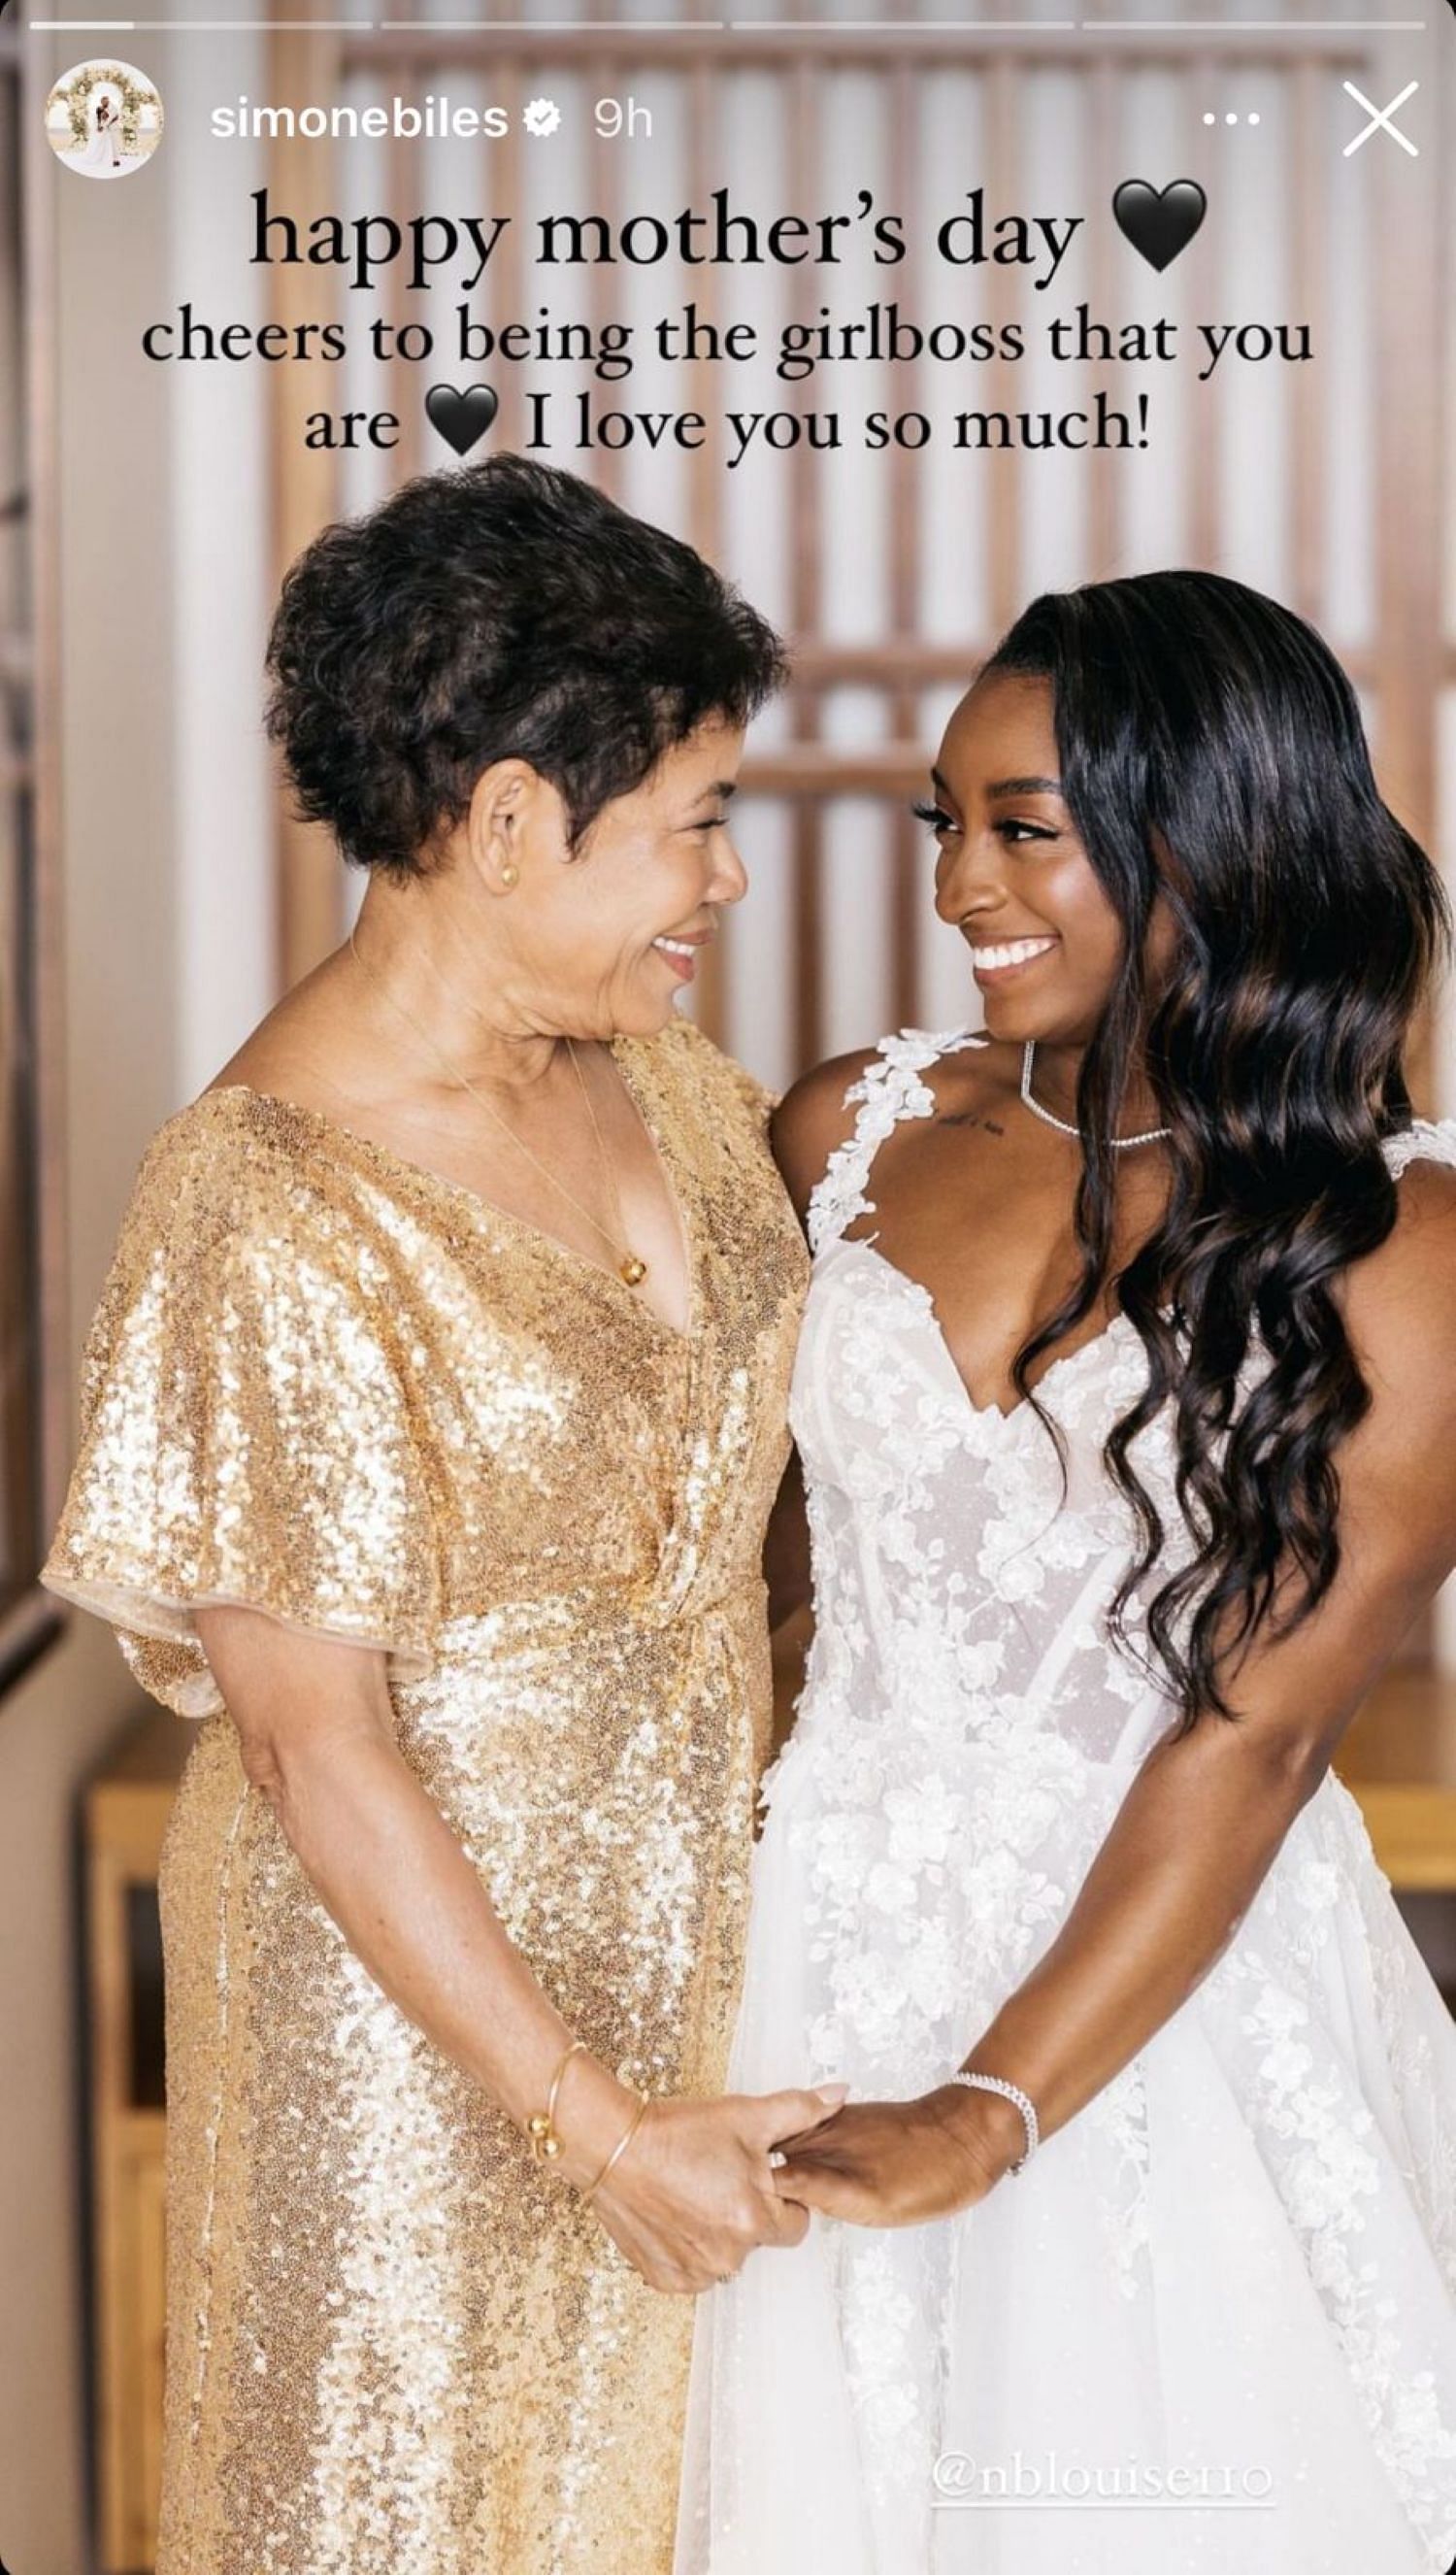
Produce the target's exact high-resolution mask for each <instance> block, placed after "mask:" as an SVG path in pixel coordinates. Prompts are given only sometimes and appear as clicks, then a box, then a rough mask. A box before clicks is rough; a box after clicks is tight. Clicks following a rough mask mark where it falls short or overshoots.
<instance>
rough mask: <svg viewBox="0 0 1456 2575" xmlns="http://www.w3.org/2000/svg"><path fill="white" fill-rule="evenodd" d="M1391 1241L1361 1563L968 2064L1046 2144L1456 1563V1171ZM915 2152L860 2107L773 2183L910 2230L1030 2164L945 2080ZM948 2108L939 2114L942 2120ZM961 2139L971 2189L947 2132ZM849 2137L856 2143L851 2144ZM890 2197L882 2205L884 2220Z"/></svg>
mask: <svg viewBox="0 0 1456 2575" xmlns="http://www.w3.org/2000/svg"><path fill="white" fill-rule="evenodd" d="M1401 1198H1402V1209H1401V1217H1400V1220H1399V1222H1398V1224H1397V1228H1396V1231H1395V1233H1394V1234H1393V1235H1392V1236H1391V1237H1390V1239H1389V1241H1388V1242H1387V1243H1385V1244H1384V1245H1382V1246H1381V1248H1380V1250H1379V1251H1378V1252H1377V1253H1375V1254H1373V1255H1372V1256H1371V1257H1370V1258H1369V1259H1368V1260H1367V1261H1365V1262H1362V1263H1360V1264H1359V1265H1358V1266H1357V1267H1356V1268H1355V1269H1354V1270H1353V1271H1351V1272H1350V1273H1349V1274H1348V1275H1347V1279H1346V1283H1345V1287H1346V1293H1345V1299H1344V1312H1345V1318H1346V1323H1347V1326H1348V1328H1349V1331H1350V1336H1351V1340H1352V1343H1353V1346H1354V1349H1355V1352H1356V1356H1357V1358H1358V1359H1359V1361H1360V1365H1361V1368H1362V1370H1363V1373H1364V1375H1365V1378H1366V1382H1367V1384H1368V1385H1369V1387H1370V1391H1371V1396H1372V1401H1371V1407H1370V1410H1369V1412H1368V1413H1367V1414H1366V1416H1365V1419H1364V1420H1363V1421H1362V1422H1361V1423H1360V1424H1359V1426H1358V1428H1357V1429H1356V1430H1355V1431H1354V1432H1353V1433H1352V1434H1351V1435H1350V1437H1349V1438H1348V1439H1347V1440H1346V1441H1345V1442H1344V1443H1343V1444H1342V1446H1341V1448H1340V1450H1339V1453H1338V1458H1337V1464H1338V1469H1339V1475H1340V1485H1341V1501H1340V1535H1341V1543H1342V1549H1343V1561H1342V1563H1341V1567H1340V1571H1339V1573H1338V1575H1337V1576H1336V1579H1335V1582H1334V1584H1333V1585H1332V1587H1331V1589H1330V1590H1329V1592H1327V1593H1326V1595H1325V1598H1324V1600H1323V1601H1322V1602H1321V1604H1320V1606H1319V1608H1318V1609H1317V1610H1316V1611H1315V1613H1314V1614H1313V1616H1312V1617H1310V1618H1309V1619H1307V1620H1306V1621H1305V1623H1304V1625H1303V1626H1301V1627H1300V1628H1299V1629H1298V1630H1296V1632H1295V1633H1294V1634H1293V1635H1291V1636H1288V1637H1286V1638H1284V1639H1282V1640H1280V1641H1277V1642H1268V1641H1265V1642H1263V1643H1261V1644H1259V1645H1257V1646H1256V1647H1255V1649H1254V1650H1253V1651H1252V1652H1250V1653H1249V1654H1247V1655H1246V1657H1245V1659H1244V1662H1243V1665H1242V1667H1241V1669H1240V1671H1239V1673H1238V1676H1237V1678H1236V1680H1234V1681H1232V1682H1231V1683H1229V1684H1228V1685H1227V1688H1226V1695H1227V1697H1228V1700H1229V1703H1230V1705H1231V1706H1232V1707H1233V1708H1234V1709H1235V1710H1236V1712H1237V1715H1238V1718H1239V1722H1237V1723H1236V1724H1230V1723H1228V1722H1227V1721H1225V1720H1224V1719H1221V1718H1218V1717H1209V1716H1204V1717H1202V1718H1200V1720H1199V1723H1198V1725H1197V1726H1196V1727H1195V1728H1194V1730H1193V1731H1192V1732H1191V1733H1190V1734H1188V1735H1186V1736H1184V1737H1183V1738H1182V1739H1181V1740H1176V1741H1175V1740H1172V1739H1171V1738H1165V1739H1164V1740H1163V1741H1161V1742H1160V1743H1159V1744H1157V1745H1156V1746H1155V1747H1154V1749H1153V1750H1152V1751H1151V1752H1150V1753H1149V1754H1148V1756H1147V1758H1146V1760H1145V1761H1144V1762H1143V1764H1142V1766H1141V1768H1140V1769H1139V1771H1138V1773H1137V1776H1136V1778H1135V1779H1134V1781H1133V1784H1132V1786H1131V1788H1130V1789H1129V1791H1128V1794H1127V1796H1126V1797H1125V1799H1124V1800H1123V1803H1122V1805H1121V1807H1120V1808H1119V1810H1118V1813H1117V1816H1116V1818H1115V1820H1114V1822H1113V1825H1112V1828H1111V1830H1110V1831H1109V1833H1108V1835H1107V1838H1106V1840H1105V1842H1104V1843H1103V1844H1102V1847H1101V1849H1100V1850H1099V1852H1098V1854H1097V1857H1096V1859H1095V1861H1094V1862H1093V1865H1092V1867H1091V1868H1090V1870H1089V1871H1088V1874H1087V1876H1086V1879H1085V1880H1084V1882H1083V1885H1082V1887H1081V1890H1080V1892H1079V1894H1078V1896H1077V1899H1076V1901H1075V1903H1074V1904H1073V1906H1072V1908H1071V1910H1070V1912H1069V1913H1068V1915H1067V1918H1066V1921H1065V1922H1064V1924H1063V1925H1062V1928H1061V1930H1060V1932H1059V1933H1058V1935H1057V1937H1056V1939H1055V1940H1054V1941H1053V1942H1052V1944H1051V1945H1050V1947H1049V1948H1048V1950H1047V1951H1046V1953H1045V1955H1044V1956H1043V1957H1042V1958H1041V1959H1040V1960H1039V1961H1038V1963H1037V1965H1036V1966H1035V1967H1034V1968H1033V1969H1032V1971H1031V1973H1030V1974H1029V1975H1028V1976H1027V1977H1026V1978H1025V1979H1024V1981H1023V1982H1022V1983H1021V1984H1020V1985H1019V1986H1018V1987H1017V1989H1016V1991H1015V1992H1014V1993H1013V1994H1011V1995H1010V1996H1009V1997H1008V1999H1007V2000H1006V2002H1005V2003H1004V2004H1003V2005H1002V2007H1001V2009H1000V2010H999V2011H998V2012H997V2013H996V2014H995V2016H994V2018H993V2019H992V2021H991V2022H990V2024H989V2026H988V2027H987V2028H986V2029H985V2030H984V2031H982V2032H981V2034H980V2036H979V2037H978V2039H977V2040H976V2042H975V2044H974V2045H973V2046H972V2048H971V2049H970V2051H969V2053H968V2055H967V2056H966V2058H965V2059H964V2060H963V2062H964V2063H965V2064H966V2065H967V2066H968V2067H969V2068H971V2069H972V2070H975V2071H978V2072H984V2073H994V2074H999V2075H1002V2076H1004V2077H1006V2078H1008V2079H1009V2080H1010V2081H1012V2082H1014V2083H1017V2084H1019V2085H1020V2086H1021V2088H1022V2089H1023V2090H1024V2091H1025V2092H1026V2093H1028V2094H1029V2096H1030V2098H1031V2100H1032V2101H1033V2102H1034V2104H1035V2106H1036V2110H1037V2114H1038V2121H1039V2124H1040V2128H1041V2132H1042V2134H1043V2135H1049V2134H1051V2133H1053V2132H1054V2131H1055V2130H1056V2129H1057V2128H1059V2127H1062V2126H1064V2125H1065V2124H1066V2122H1067V2121H1068V2120H1069V2119H1071V2118H1073V2117H1075V2115H1076V2113H1077V2111H1078V2110H1080V2109H1082V2108H1083V2107H1084V2106H1085V2104H1086V2103H1087V2102H1088V2101H1090V2100H1091V2099H1092V2098H1093V2096H1094V2095H1095V2094H1096V2093H1097V2092H1099V2091H1100V2090H1101V2089H1102V2087H1103V2085H1104V2084H1106V2083H1108V2082H1110V2081H1111V2079H1112V2077H1113V2076H1114V2075H1115V2074H1116V2073H1117V2072H1118V2071H1119V2070H1120V2069H1121V2067H1122V2066H1124V2065H1125V2064H1126V2063H1127V2062H1128V2061H1129V2059H1130V2058H1131V2057H1133V2056H1134V2055H1135V2054H1136V2053H1137V2051H1138V2049H1139V2048H1141V2047H1143V2046H1144V2045H1145V2044H1146V2043H1147V2041H1148V2040H1149V2039H1150V2038H1152V2037H1153V2035H1154V2034H1155V2032H1156V2031H1157V2030H1159V2029H1160V2028H1161V2027H1162V2026H1163V2024H1164V2022H1166V2021H1167V2020H1168V2019H1169V2018H1170V2017H1171V2016H1172V2014H1173V2013H1174V2012H1176V2011H1177V2010H1178V2008H1179V2007H1180V2005H1181V2004H1182V2003H1184V2002H1185V2001H1186V2000H1187V1999H1188V1997H1189V1995H1190V1994H1192V1993H1193V1991H1194V1990H1195V1988H1196V1987H1197V1986H1198V1984H1199V1983H1200V1982H1201V1980H1202V1979H1203V1977H1204V1976H1205V1975H1206V1974H1207V1973H1208V1971H1209V1969H1210V1968H1211V1967H1212V1966H1213V1965H1214V1964H1215V1963H1216V1962H1217V1960H1218V1958H1219V1957H1220V1956H1221V1955H1222V1954H1223V1952H1224V1950H1225V1949H1226V1948H1227V1946H1228V1944H1229V1942H1230V1940H1231V1939H1232V1937H1233V1935H1234V1933H1235V1932H1236V1930H1237V1928H1238V1925H1239V1923H1240V1921H1241V1920H1242V1918H1243V1916H1244V1914H1245V1913H1246V1912H1247V1910H1248V1907H1249V1905H1250V1904H1251V1902H1252V1901H1253V1898H1254V1896H1255V1895H1256V1894H1257V1892H1258V1889H1259V1887H1260V1885H1261V1884H1262V1882H1263V1879H1264V1877H1265V1875H1266V1874H1267V1872H1268V1869H1269V1867H1270V1865H1271V1863H1272V1861H1273V1859H1274V1857H1275V1854H1276V1853H1277V1851H1278V1849H1279V1846H1280V1844H1281V1842H1282V1841H1283V1839H1284V1836H1285V1834H1286V1833H1287V1831H1288V1829H1289V1826H1290V1824H1291V1823H1292V1822H1293V1820H1294V1817H1295V1816H1296V1815H1297V1814H1298V1812H1299V1810H1300V1808H1301V1807H1302V1806H1303V1805H1304V1803H1305V1802H1306V1800H1307V1799H1308V1798H1309V1797H1310V1796H1312V1794H1313V1793H1314V1790H1315V1789H1316V1788H1317V1786H1318V1785H1319V1783H1320V1781H1321V1780H1322V1779H1323V1777H1324V1775H1325V1773H1326V1771H1327V1769H1328V1766H1329V1763H1330V1760H1331V1757H1332V1755H1333V1753H1334V1751H1335V1748H1336V1746H1337V1745H1338V1743H1339V1741H1340V1738H1341V1736H1342V1735H1343V1733H1344V1731H1345V1728H1346V1726H1347V1725H1348V1723H1349V1721H1350V1719H1351V1717H1352V1716H1353V1715H1354V1713H1355V1710H1356V1708H1357V1707H1358V1705H1359V1703H1360V1701H1361V1700H1362V1698H1363V1697H1364V1696H1365V1694H1366V1692H1367V1691H1368V1690H1369V1688H1370V1686H1371V1684H1372V1682H1373V1681H1374V1680H1375V1679H1376V1678H1377V1677H1378V1675H1379V1673H1380V1672H1381V1670H1382V1669H1383V1668H1384V1666H1385V1664H1386V1663H1387V1662H1388V1660H1389V1659H1390V1657H1391V1655H1392V1654H1393V1653H1394V1651H1395V1650H1396V1648H1397V1646H1398V1645H1399V1644H1400V1642H1401V1640H1402V1638H1403V1637H1404V1636H1405V1634H1406V1633H1407V1631H1408V1629H1409V1627H1410V1624H1411V1621H1412V1619H1413V1618H1414V1617H1415V1616H1416V1615H1417V1614H1418V1612H1419V1611H1420V1610H1421V1609H1422V1608H1423V1607H1424V1606H1425V1605H1426V1603H1427V1602H1428V1601H1429V1600H1430V1599H1431V1597H1432V1595H1433V1594H1434V1592H1435V1590H1436V1588H1437V1586H1438V1585H1439V1583H1440V1582H1441V1581H1442V1580H1443V1579H1444V1577H1445V1575H1446V1574H1447V1573H1448V1572H1449V1571H1450V1569H1451V1566H1452V1563H1453V1560H1456V1176H1453V1175H1452V1174H1450V1173H1448V1172H1444V1171H1441V1170H1439V1169H1437V1168H1435V1167H1432V1166H1423V1165H1417V1166H1416V1167H1415V1168H1414V1169H1413V1170H1412V1171H1411V1172H1410V1173H1409V1174H1408V1175H1407V1176H1406V1178H1405V1179H1404V1180H1403V1181H1402V1184H1401ZM904 2108H905V2111H906V2113H907V2114H908V2113H911V2112H913V2113H914V2114H916V2115H915V2116H913V2117H910V2116H908V2115H907V2117H906V2119H905V2120H904V2121H902V2122H901V2123H900V2137H901V2140H903V2137H904V2136H905V2135H906V2134H911V2133H912V2134H913V2137H914V2139H915V2145H914V2150H913V2152H907V2151H904V2150H903V2148H902V2143H901V2144H896V2142H895V2141H894V2140H893V2139H892V2138H891V2136H890V2130H889V2127H887V2126H886V2124H885V2122H884V2121H883V2120H881V2121H880V2122H879V2124H878V2126H877V2127H875V2128H874V2129H873V2130H872V2132H871V2130H870V2129H869V2128H868V2127H866V2128H865V2129H864V2131H863V2133H862V2134H861V2136H860V2138H859V2141H858V2143H857V2145H856V2144H855V2142H854V2129H853V2124H852V2123H853V2122H854V2121H855V2119H856V2116H858V2117H859V2118H860V2119H861V2120H862V2121H868V2120H869V2119H870V2113H869V2111H868V2110H866V2111H864V2112H862V2113H858V2114H856V2112H855V2109H854V2106H853V2105H852V2104H851V2105H849V2107H848V2108H847V2109H846V2110H845V2111H843V2112H841V2113H840V2115H839V2117H838V2118H837V2119H836V2120H834V2121H832V2122H830V2123H829V2124H828V2126H827V2127H825V2128H824V2129H823V2130H822V2131H821V2132H820V2134H819V2136H818V2137H817V2138H816V2139H815V2140H814V2141H813V2144H812V2145H811V2146H810V2147H808V2148H807V2149H806V2150H805V2151H804V2153H803V2154H802V2155H800V2154H799V2153H798V2152H797V2151H795V2153H794V2155H793V2156H792V2158H791V2161H790V2164H789V2165H788V2166H787V2167H786V2168H785V2169H784V2170H782V2171H780V2172H779V2173H778V2175H777V2182H778V2186H779V2187H780V2188H781V2189H783V2190H789V2189H792V2190H793V2191H794V2192H795V2194H796V2195H798V2196H799V2197H801V2198H803V2199H804V2200H805V2201H807V2203H808V2205H809V2206H811V2207H820V2208H823V2209H824V2210H826V2211H827V2212H829V2213H831V2214H837V2215H841V2216H852V2217H854V2218H856V2219H861V2220H862V2222H866V2223H875V2224H885V2223H887V2222H896V2220H897V2219H898V2220H899V2221H900V2222H910V2220H911V2217H920V2216H924V2215H926V2214H933V2213H938V2208H936V2207H930V2208H927V2207H926V2206H925V2205H924V2201H925V2199H926V2197H927V2195H928V2196H929V2197H930V2198H931V2199H932V2200H936V2199H938V2200H939V2201H940V2203H942V2204H943V2205H945V2206H955V2205H965V2204H967V2202H968V2200H969V2199H970V2198H972V2197H978V2196H980V2195H981V2194H982V2192H983V2191H984V2190H985V2189H986V2188H988V2187H989V2186H990V2185H991V2184H992V2183H993V2182H994V2181H995V2180H996V2179H997V2178H998V2177H999V2175H1000V2174H1001V2173H1002V2172H1004V2171H1005V2170H1006V2168H1007V2167H1008V2165H1009V2164H1010V2163H1011V2161H1012V2160H1013V2159H1014V2158H1015V2157H1016V2156H1017V2155H1019V2153H1020V2152H1021V2149H1022V2145H1023V2142H1024V2140H1023V2134H1022V2127H1021V2119H1020V2114H1019V2112H1018V2111H1017V2110H1016V2109H1015V2107H1014V2105H1013V2104H1012V2103H1010V2102H1008V2101H1005V2100H1003V2099H1001V2098H999V2097H998V2096H996V2095H994V2094H988V2093H983V2092H970V2091H967V2090H966V2089H965V2088H964V2087H963V2086H958V2085H956V2086H951V2085H947V2086H943V2087H941V2088H940V2089H939V2090H938V2091H936V2092H933V2093H930V2094H927V2095H925V2096H924V2098H923V2101H922V2102H920V2103H917V2104H907V2105H904ZM927 2112H928V2113H929V2114H930V2118H929V2120H928V2122H927V2119H926V2116H925V2114H926V2113H927ZM937 2126H938V2128H939V2130H940V2132H941V2135H942V2136H943V2135H945V2134H948V2135H949V2136H950V2137H951V2138H952V2139H953V2140H954V2142H955V2144H956V2146H957V2147H958V2148H959V2149H961V2150H962V2152H963V2154H964V2156H965V2158H966V2164H967V2169H968V2171H969V2172H970V2173H971V2174H972V2175H973V2176H974V2178H973V2180H972V2182H971V2183H970V2184H969V2186H967V2184H966V2181H965V2178H964V2176H962V2178H961V2180H960V2182H959V2183H956V2182H955V2181H954V2179H953V2176H952V2167H951V2165H948V2164H946V2163H945V2161H944V2159H943V2147H941V2148H940V2149H939V2151H940V2153H941V2157H942V2160H941V2163H940V2165H939V2168H938V2170H937V2171H935V2172H934V2173H933V2176H932V2167H933V2166H934V2164H935V2156H936V2151H937V2141H936V2139H935V2136H934V2130H935V2128H936V2127H937ZM841 2137H843V2138H844V2139H845V2140H846V2141H847V2142H846V2146H845V2148H844V2150H843V2151H842V2152H841V2151H840V2149H839V2146H838V2145H837V2143H836V2140H838V2139H839V2138H841ZM870 2207H872V2208H873V2209H874V2214H873V2215H869V2214H867V2213H866V2211H867V2209H868V2208H870Z"/></svg>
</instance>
